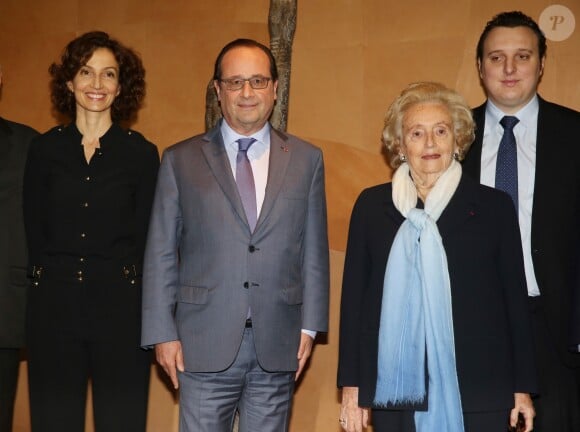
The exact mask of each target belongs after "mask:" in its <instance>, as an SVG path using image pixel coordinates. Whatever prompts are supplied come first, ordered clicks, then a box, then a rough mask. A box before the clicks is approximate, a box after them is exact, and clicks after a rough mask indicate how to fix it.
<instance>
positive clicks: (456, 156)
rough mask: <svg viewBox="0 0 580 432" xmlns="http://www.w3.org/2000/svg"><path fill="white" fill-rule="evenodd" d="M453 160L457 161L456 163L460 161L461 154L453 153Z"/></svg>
mask: <svg viewBox="0 0 580 432" xmlns="http://www.w3.org/2000/svg"><path fill="white" fill-rule="evenodd" d="M453 159H455V160H456V161H459V152H455V153H453Z"/></svg>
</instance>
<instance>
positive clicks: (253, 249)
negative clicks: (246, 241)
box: [248, 245, 257, 253]
mask: <svg viewBox="0 0 580 432" xmlns="http://www.w3.org/2000/svg"><path fill="white" fill-rule="evenodd" d="M248 250H249V251H250V252H252V253H254V252H255V251H256V250H257V248H256V246H254V245H250V247H249V248H248Z"/></svg>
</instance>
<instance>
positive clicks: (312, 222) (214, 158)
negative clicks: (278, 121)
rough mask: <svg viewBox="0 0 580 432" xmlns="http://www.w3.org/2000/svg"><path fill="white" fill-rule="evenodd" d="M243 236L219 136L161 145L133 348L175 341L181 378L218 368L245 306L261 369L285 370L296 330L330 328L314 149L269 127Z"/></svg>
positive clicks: (236, 342) (230, 354) (237, 339)
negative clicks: (265, 167)
mask: <svg viewBox="0 0 580 432" xmlns="http://www.w3.org/2000/svg"><path fill="white" fill-rule="evenodd" d="M270 146H271V147H270V165H269V175H268V183H267V186H266V195H265V198H264V203H263V206H262V210H261V213H260V215H259V218H258V222H257V225H256V228H255V230H254V232H253V233H251V232H250V229H249V227H248V223H247V220H246V216H245V213H244V209H243V206H242V202H241V199H240V197H239V194H238V190H237V187H236V183H235V181H234V178H233V175H232V169H231V166H230V163H229V161H228V159H227V155H226V150H225V147H224V143H223V139H222V136H221V133H220V131H219V127H218V128H216V129H213V130H212V131H210V132H209V133H208V134H206V135H199V136H196V137H193V138H191V139H188V140H185V141H183V142H180V143H178V144H175V145H174V146H172V147H170V148H168V149H167V150H166V151H165V153H164V155H163V159H162V162H161V168H160V171H159V176H158V183H157V190H156V194H155V200H154V204H153V210H152V216H151V222H150V226H149V236H148V240H147V248H146V253H145V264H144V276H143V277H144V280H143V326H142V345H143V346H150V345H154V344H157V343H160V342H167V341H172V340H179V341H181V344H182V347H183V354H184V360H185V369H186V370H187V371H191V372H213V371H220V370H224V369H226V368H227V367H228V366H229V365H231V364H232V362H233V361H234V359H235V356H236V353H237V351H238V348H239V346H240V343H241V340H242V335H243V332H244V325H245V321H246V315H247V312H248V308H251V311H252V321H253V331H254V338H255V347H256V354H257V357H258V361H259V362H260V365H261V366H262V367H263V368H264V369H266V370H268V371H294V370H296V369H297V366H298V364H297V359H296V354H297V351H298V345H299V342H300V333H301V331H300V329H301V328H305V329H309V330H315V331H327V326H328V291H329V272H328V236H327V227H326V200H325V192H324V166H323V159H322V152H321V151H320V149H318V148H316V147H314V146H312V145H311V144H309V143H306V142H304V141H301V140H300V139H298V138H296V137H293V136H291V135H286V134H283V133H281V132H279V131H276V130H274V129H272V131H271V135H270Z"/></svg>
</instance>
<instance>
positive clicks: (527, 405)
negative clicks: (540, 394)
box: [510, 393, 536, 432]
mask: <svg viewBox="0 0 580 432" xmlns="http://www.w3.org/2000/svg"><path fill="white" fill-rule="evenodd" d="M519 414H521V415H522V416H523V417H524V420H525V422H526V429H525V430H524V431H525V432H530V431H531V430H533V429H534V417H535V416H536V411H535V410H534V404H533V403H532V398H531V396H530V394H529V393H514V408H513V409H512V411H511V413H510V426H511V427H516V424H517V422H518V415H519Z"/></svg>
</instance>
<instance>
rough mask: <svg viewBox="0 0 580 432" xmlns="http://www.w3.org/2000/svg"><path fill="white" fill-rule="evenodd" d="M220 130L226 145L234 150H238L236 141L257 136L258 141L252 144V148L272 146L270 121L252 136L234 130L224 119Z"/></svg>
mask: <svg viewBox="0 0 580 432" xmlns="http://www.w3.org/2000/svg"><path fill="white" fill-rule="evenodd" d="M220 132H221V134H222V137H223V139H224V145H226V146H228V147H230V148H231V149H232V150H235V151H236V152H237V151H238V143H237V142H236V141H237V140H239V139H240V138H250V137H251V138H255V139H256V141H257V142H256V143H254V144H252V147H250V150H251V149H253V148H256V149H258V148H259V149H265V148H267V147H269V146H270V123H269V122H266V124H265V125H264V126H263V127H262V129H260V130H259V131H257V132H255V133H253V134H252V135H250V136H246V135H241V134H239V133H237V132H236V131H234V130H233V129H232V128H231V127H230V125H229V124H228V122H227V121H225V120H223V121H222V124H221V126H220Z"/></svg>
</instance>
